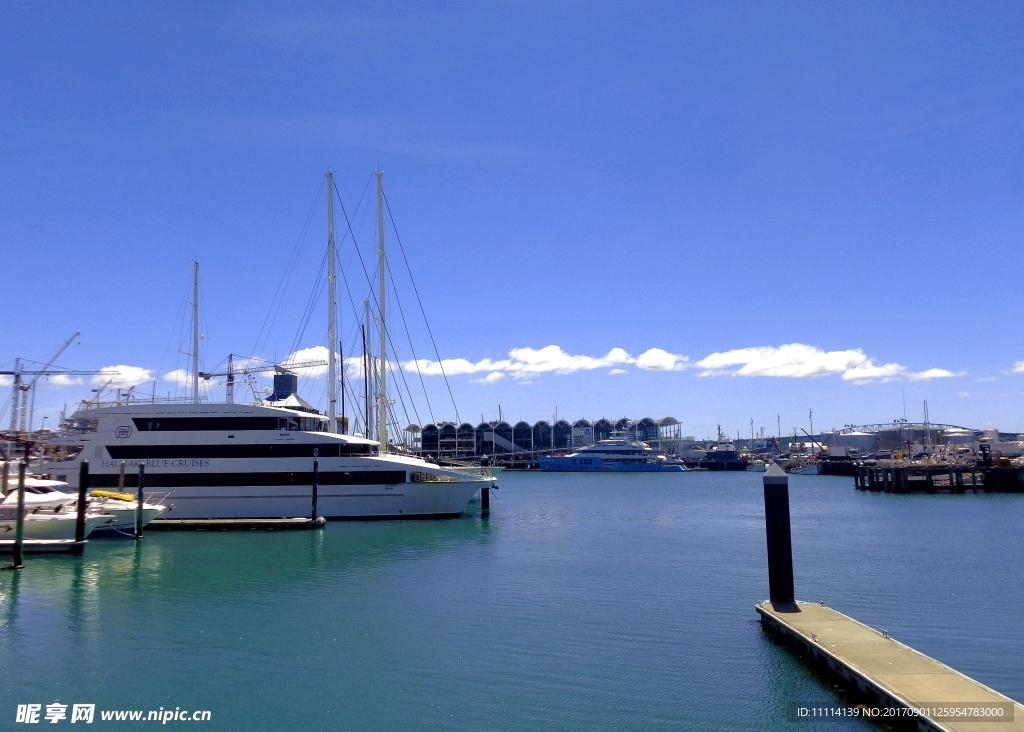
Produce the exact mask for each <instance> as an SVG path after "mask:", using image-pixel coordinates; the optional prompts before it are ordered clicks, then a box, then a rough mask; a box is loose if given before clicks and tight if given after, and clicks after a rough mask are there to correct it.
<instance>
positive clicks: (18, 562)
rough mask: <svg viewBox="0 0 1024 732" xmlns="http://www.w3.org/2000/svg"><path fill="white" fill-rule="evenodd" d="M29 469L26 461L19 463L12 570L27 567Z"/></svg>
mask: <svg viewBox="0 0 1024 732" xmlns="http://www.w3.org/2000/svg"><path fill="white" fill-rule="evenodd" d="M26 467H28V466H27V465H26V464H25V461H24V460H22V461H21V462H20V463H18V508H17V511H18V513H17V517H16V518H15V520H14V564H12V565H11V569H21V568H23V567H24V566H25V556H24V553H23V551H24V546H25V468H26Z"/></svg>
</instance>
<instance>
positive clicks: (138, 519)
mask: <svg viewBox="0 0 1024 732" xmlns="http://www.w3.org/2000/svg"><path fill="white" fill-rule="evenodd" d="M121 471H122V472H124V461H123V460H122V461H121ZM145 487H146V464H145V463H141V462H140V463H139V492H138V495H136V497H135V538H136V539H141V538H142V503H143V495H142V492H143V489H144V488H145Z"/></svg>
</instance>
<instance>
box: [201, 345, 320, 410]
mask: <svg viewBox="0 0 1024 732" xmlns="http://www.w3.org/2000/svg"><path fill="white" fill-rule="evenodd" d="M326 365H327V362H326V361H298V362H294V363H283V364H266V365H264V366H249V367H246V368H243V369H236V368H235V357H234V354H231V353H229V354H228V370H227V371H219V372H217V373H204V372H202V371H200V372H199V377H200V378H202V379H204V380H205V381H209V380H210V379H211V378H213V377H214V376H226V377H228V382H227V385H226V386H225V395H224V401H226V402H227V403H228V404H234V403H235V377H236V376H243V375H249V374H260V373H266V372H267V371H274V372H276V373H279V374H287V373H291V372H292V371H293V370H295V369H305V368H311V367H313V366H326Z"/></svg>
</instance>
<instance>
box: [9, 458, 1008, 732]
mask: <svg viewBox="0 0 1024 732" xmlns="http://www.w3.org/2000/svg"><path fill="white" fill-rule="evenodd" d="M760 477H761V476H760V475H757V474H748V473H740V474H735V473H733V474H724V473H689V474H647V475H645V474H638V475H618V476H616V475H574V474H522V473H507V472H506V473H503V474H502V475H501V480H500V481H499V482H500V483H501V485H502V488H501V490H500V491H498V492H497V495H496V496H495V498H494V499H493V500H492V512H491V516H490V518H489V519H482V518H481V516H480V515H479V508H478V507H476V508H475V509H473V510H471V511H470V512H468V513H467V514H466V515H465V516H464V517H463V518H459V519H453V520H443V521H404V522H403V521H395V522H369V523H331V524H329V525H328V526H327V528H326V529H325V530H323V531H315V532H280V533H277V532H241V533H206V532H203V533H188V534H184V533H182V534H174V533H151V534H149V535H148V536H147V537H146V538H145V539H144V540H143V541H142V542H138V543H136V542H132V541H123V540H96V541H93V542H90V544H89V547H88V548H87V551H86V554H85V555H84V556H83V557H81V558H73V557H60V556H57V557H34V556H30V557H29V558H28V566H27V567H26V568H25V569H24V570H22V571H21V572H20V573H18V574H17V576H15V574H14V573H12V572H3V573H0V671H2V679H0V729H9V728H10V729H17V728H27V727H25V726H24V725H19V724H15V723H14V720H15V708H16V705H17V704H24V703H40V704H43V705H44V710H45V704H48V703H53V702H55V701H60V702H62V703H67V704H74V703H94V704H96V705H97V709H100V710H102V709H106V710H122V709H123V710H131V709H138V710H151V709H152V710H156V709H159V708H160V707H163V708H165V709H167V708H169V709H174V708H175V707H180V708H182V709H188V710H196V709H199V710H210V712H211V721H209V722H206V723H204V724H202V725H201V726H200V727H201V728H202V729H210V730H278V729H280V730H285V729H303V730H467V731H468V730H474V731H475V730H533V729H556V730H662V729H665V730H668V729H671V730H677V729H695V730H701V729H705V730H719V729H736V730H739V729H744V730H745V729H794V730H796V729H799V730H812V729H825V730H836V729H873V727H872V726H870V725H867V724H865V723H863V722H858V723H850V724H846V723H828V724H817V725H816V724H815V723H812V722H789V721H788V720H787V717H786V708H787V704H789V703H790V702H794V701H795V702H807V701H820V700H833V701H834V700H835V699H836V697H835V695H834V694H833V692H832V691H831V690H830V689H829V688H828V687H827V686H826V685H824V684H823V683H822V682H821V681H819V680H818V679H817V678H816V677H815V676H813V675H811V674H810V673H809V672H807V671H806V670H805V668H804V667H803V666H802V665H801V664H800V663H799V662H798V661H797V660H795V659H794V658H793V657H792V656H791V655H790V654H789V653H788V652H787V651H786V650H784V649H783V648H781V647H779V646H777V645H775V644H774V643H773V642H772V641H770V640H768V639H767V638H766V637H765V636H764V635H763V634H762V632H761V629H760V625H759V624H758V622H757V616H756V613H755V612H754V609H753V606H754V604H755V603H756V602H757V601H759V600H761V599H764V598H765V597H766V596H767V571H766V558H765V540H764V511H763V502H762V493H761V481H760ZM790 491H791V505H792V514H793V537H794V547H793V550H794V557H795V573H796V578H795V579H796V588H797V595H798V596H799V597H801V598H803V599H808V600H819V599H820V600H824V601H826V602H827V603H828V604H829V605H831V606H833V607H836V608H838V609H839V610H841V611H843V612H846V613H849V614H851V615H853V616H854V617H856V618H857V619H859V620H861V621H863V622H865V623H867V624H869V625H872V626H874V627H877V628H885V629H887V630H888V631H889V633H890V635H892V636H894V637H895V638H897V639H899V640H902V641H904V642H906V643H909V644H910V645H912V646H914V647H916V648H918V649H919V650H921V651H923V652H925V653H927V654H929V655H932V656H934V657H936V658H938V659H939V660H941V661H944V662H946V663H948V664H950V665H952V666H953V667H954V668H957V669H958V670H960V671H962V672H964V673H966V674H968V675H970V676H973V677H974V678H976V679H978V680H980V681H982V682H983V683H986V684H988V685H990V686H992V687H994V688H996V689H998V690H1000V691H1002V692H1003V693H1005V694H1008V695H1009V696H1011V697H1013V698H1016V699H1018V700H1021V699H1024V664H1021V662H1020V659H1021V658H1024V633H1022V632H1021V631H1020V628H1019V621H1020V617H1021V615H1020V608H1021V607H1024V581H1022V577H1021V573H1022V567H1024V542H1022V541H1021V537H1022V535H1024V496H1013V495H979V496H974V495H965V496H941V495H940V496H891V495H878V494H870V493H863V492H859V491H856V490H854V488H853V487H852V480H851V479H849V478H829V477H815V476H793V477H792V478H791V484H790ZM97 716H98V713H97ZM44 723H45V722H44ZM67 723H68V722H67V721H64V722H62V724H67ZM95 724H96V726H97V727H100V728H103V727H126V728H128V729H130V728H131V727H132V726H133V725H131V724H127V725H126V724H124V723H116V722H108V723H105V724H104V723H102V722H100V721H99V720H98V719H97V721H96V722H95ZM168 724H169V725H170V726H171V727H174V726H176V725H177V724H178V723H176V722H173V721H171V722H168ZM146 726H152V724H150V725H146ZM29 729H30V728H29Z"/></svg>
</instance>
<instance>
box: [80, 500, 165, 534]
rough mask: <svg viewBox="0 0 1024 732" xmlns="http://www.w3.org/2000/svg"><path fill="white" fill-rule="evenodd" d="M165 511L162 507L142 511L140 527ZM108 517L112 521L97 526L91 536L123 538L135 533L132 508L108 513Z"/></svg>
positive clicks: (133, 510)
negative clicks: (112, 519)
mask: <svg viewBox="0 0 1024 732" xmlns="http://www.w3.org/2000/svg"><path fill="white" fill-rule="evenodd" d="M105 510H107V509H105ZM166 510H167V509H166V508H165V507H163V506H161V507H159V508H144V509H142V525H143V526H145V525H146V524H148V523H149V522H150V521H152V520H153V519H155V518H158V517H159V516H160V514H162V513H164V512H165V511H166ZM109 515H110V516H112V517H113V518H114V521H112V522H110V523H107V524H103V525H101V526H98V527H97V528H96V529H95V530H94V531H93V536H123V535H125V534H134V533H135V508H134V507H132V508H129V509H121V510H115V511H109Z"/></svg>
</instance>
